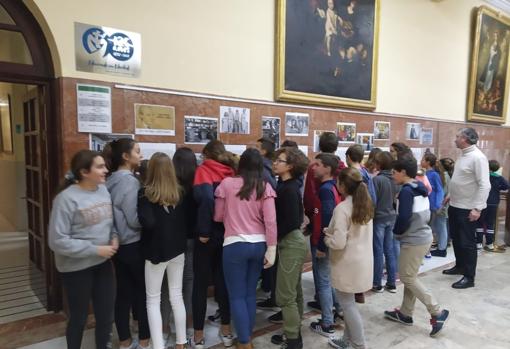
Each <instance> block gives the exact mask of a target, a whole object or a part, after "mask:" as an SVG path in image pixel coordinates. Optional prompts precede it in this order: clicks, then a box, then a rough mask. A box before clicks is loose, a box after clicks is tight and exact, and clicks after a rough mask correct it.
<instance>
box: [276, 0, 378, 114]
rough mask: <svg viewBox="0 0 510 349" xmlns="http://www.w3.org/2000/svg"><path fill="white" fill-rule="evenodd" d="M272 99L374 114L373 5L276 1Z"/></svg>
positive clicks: (369, 1)
mask: <svg viewBox="0 0 510 349" xmlns="http://www.w3.org/2000/svg"><path fill="white" fill-rule="evenodd" d="M277 22H278V23H277V34H276V36H277V48H276V84H275V87H276V91H275V95H276V99H277V100H279V101H287V102H300V103H309V104H316V105H329V106H341V107H349V108H361V109H375V106H376V79H377V51H378V50H377V48H378V34H379V0H277Z"/></svg>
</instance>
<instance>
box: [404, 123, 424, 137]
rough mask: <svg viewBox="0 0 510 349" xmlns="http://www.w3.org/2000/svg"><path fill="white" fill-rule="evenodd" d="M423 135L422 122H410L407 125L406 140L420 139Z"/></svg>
mask: <svg viewBox="0 0 510 349" xmlns="http://www.w3.org/2000/svg"><path fill="white" fill-rule="evenodd" d="M420 135H421V124H419V123H414V122H408V123H407V126H406V140H408V141H419V140H420Z"/></svg>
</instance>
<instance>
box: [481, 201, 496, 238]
mask: <svg viewBox="0 0 510 349" xmlns="http://www.w3.org/2000/svg"><path fill="white" fill-rule="evenodd" d="M497 217H498V205H487V208H485V209H484V210H483V211H482V214H481V215H480V219H479V220H478V226H477V228H476V235H477V236H476V242H478V243H479V244H481V243H482V242H483V235H484V234H485V243H486V244H487V245H490V244H492V243H494V234H495V232H496V221H497Z"/></svg>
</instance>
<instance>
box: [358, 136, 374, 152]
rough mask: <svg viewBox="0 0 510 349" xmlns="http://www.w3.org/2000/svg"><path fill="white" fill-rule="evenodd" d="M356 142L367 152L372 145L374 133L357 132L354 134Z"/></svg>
mask: <svg viewBox="0 0 510 349" xmlns="http://www.w3.org/2000/svg"><path fill="white" fill-rule="evenodd" d="M356 143H357V144H361V145H362V146H363V150H364V151H365V152H369V151H370V150H372V148H373V147H374V134H373V133H358V134H356Z"/></svg>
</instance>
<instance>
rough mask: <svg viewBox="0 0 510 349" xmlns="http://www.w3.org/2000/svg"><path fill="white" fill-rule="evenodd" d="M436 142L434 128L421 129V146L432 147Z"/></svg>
mask: <svg viewBox="0 0 510 349" xmlns="http://www.w3.org/2000/svg"><path fill="white" fill-rule="evenodd" d="M433 142H434V129H433V128H425V127H424V128H422V129H421V144H423V145H432V143H433Z"/></svg>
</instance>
